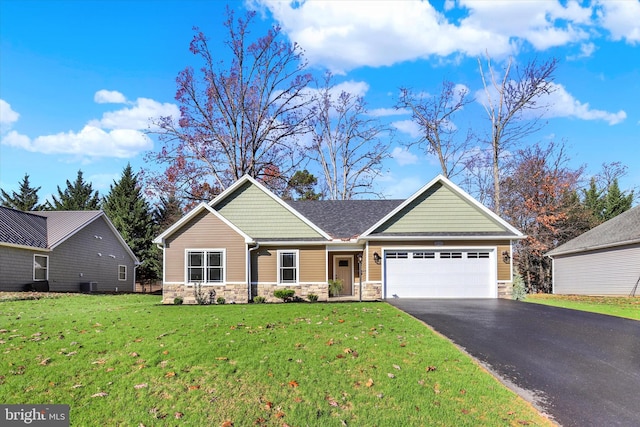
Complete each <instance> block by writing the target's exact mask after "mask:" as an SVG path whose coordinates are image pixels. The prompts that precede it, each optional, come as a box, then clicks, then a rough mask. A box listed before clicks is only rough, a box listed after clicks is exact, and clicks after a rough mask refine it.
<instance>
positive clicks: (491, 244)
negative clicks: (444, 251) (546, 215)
mask: <svg viewBox="0 0 640 427" xmlns="http://www.w3.org/2000/svg"><path fill="white" fill-rule="evenodd" d="M509 243H510V242H509V241H508V240H499V241H493V240H446V241H442V245H438V246H435V245H434V241H433V240H424V241H412V242H407V241H384V242H380V241H371V242H369V252H368V254H367V258H368V260H369V276H368V277H369V279H368V280H369V281H371V282H379V281H382V263H383V262H384V261H380V264H376V263H375V261H374V259H373V253H374V252H377V253H378V254H379V255H380V256H383V254H382V247H385V248H391V247H392V248H398V249H402V248H404V249H415V248H422V247H430V248H447V247H457V248H465V247H473V248H477V247H488V248H496V247H497V253H496V263H497V270H498V277H497V280H499V281H510V280H511V263H509V264H505V263H504V262H503V261H502V251H505V250H506V251H507V252H510V244H509ZM365 277H366V276H365Z"/></svg>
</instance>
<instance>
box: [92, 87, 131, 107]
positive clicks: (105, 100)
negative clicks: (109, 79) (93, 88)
mask: <svg viewBox="0 0 640 427" xmlns="http://www.w3.org/2000/svg"><path fill="white" fill-rule="evenodd" d="M93 100H94V101H95V102H97V103H98V104H124V103H125V102H127V98H125V96H124V95H123V94H121V93H120V92H118V91H117V90H106V89H102V90H99V91H97V92H96V93H95V95H94V96H93Z"/></svg>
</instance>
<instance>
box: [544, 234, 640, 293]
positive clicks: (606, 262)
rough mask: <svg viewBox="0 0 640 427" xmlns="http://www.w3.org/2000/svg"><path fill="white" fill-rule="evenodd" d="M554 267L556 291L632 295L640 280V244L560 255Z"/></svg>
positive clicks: (554, 291)
mask: <svg viewBox="0 0 640 427" xmlns="http://www.w3.org/2000/svg"><path fill="white" fill-rule="evenodd" d="M553 269H554V271H553V293H554V294H576V295H629V294H630V293H631V292H632V291H633V288H634V286H635V285H636V283H637V281H638V279H640V245H638V244H636V245H631V246H621V247H618V248H611V249H603V250H599V251H592V252H586V253H580V254H572V255H566V256H558V257H555V258H554V261H553ZM636 295H640V286H639V289H637V291H636Z"/></svg>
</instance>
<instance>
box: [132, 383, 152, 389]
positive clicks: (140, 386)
mask: <svg viewBox="0 0 640 427" xmlns="http://www.w3.org/2000/svg"><path fill="white" fill-rule="evenodd" d="M148 386H149V385H148V384H147V383H142V384H136V385H134V386H133V388H135V389H136V390H139V389H141V388H145V387H148Z"/></svg>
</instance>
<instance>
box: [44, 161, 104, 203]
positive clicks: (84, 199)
mask: <svg viewBox="0 0 640 427" xmlns="http://www.w3.org/2000/svg"><path fill="white" fill-rule="evenodd" d="M51 198H52V199H53V205H52V210H54V211H92V210H98V209H100V197H99V196H98V191H95V192H94V191H93V186H92V185H91V183H86V182H84V179H83V178H82V171H81V170H79V171H78V177H77V178H76V181H75V182H74V183H73V184H71V182H69V180H67V188H66V189H65V190H64V192H63V191H62V190H60V186H58V198H56V196H52V197H51Z"/></svg>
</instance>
